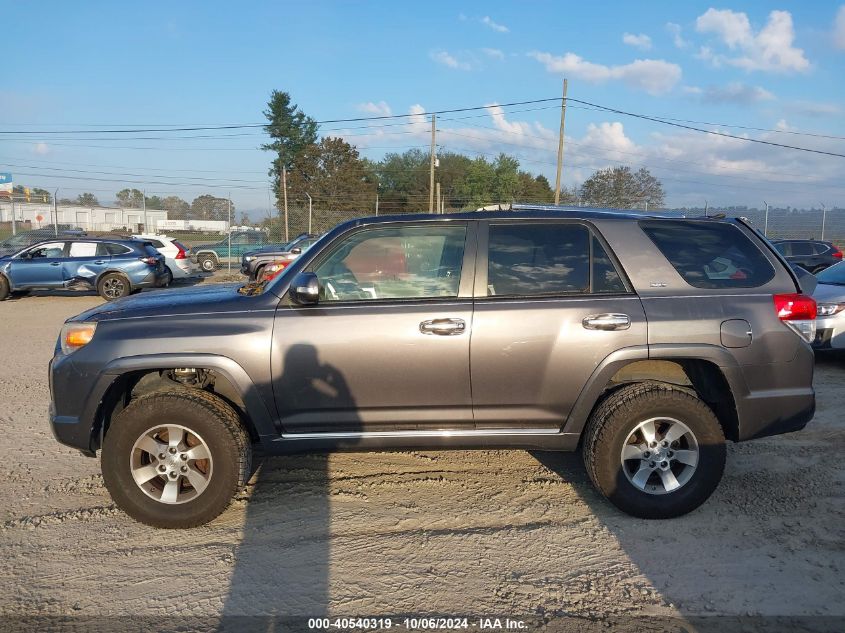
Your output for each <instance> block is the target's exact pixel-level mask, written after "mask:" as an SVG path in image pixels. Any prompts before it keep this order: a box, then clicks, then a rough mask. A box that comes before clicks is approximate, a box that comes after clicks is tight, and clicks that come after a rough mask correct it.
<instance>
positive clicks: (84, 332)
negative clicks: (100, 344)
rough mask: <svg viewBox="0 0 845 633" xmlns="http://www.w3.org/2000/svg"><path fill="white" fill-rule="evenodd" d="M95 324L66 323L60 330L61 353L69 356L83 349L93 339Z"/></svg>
mask: <svg viewBox="0 0 845 633" xmlns="http://www.w3.org/2000/svg"><path fill="white" fill-rule="evenodd" d="M96 330H97V324H96V323H66V324H65V326H64V328H62V352H63V353H65V354H70V353H71V352H75V351H76V350H78V349H79V348H80V347H85V346H86V345H88V343H90V342H91V340H92V339H93V338H94V332H95V331H96Z"/></svg>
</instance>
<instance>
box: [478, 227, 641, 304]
mask: <svg viewBox="0 0 845 633" xmlns="http://www.w3.org/2000/svg"><path fill="white" fill-rule="evenodd" d="M489 243H490V245H489V253H488V256H487V295H488V296H499V297H500V296H537V295H559V294H585V293H618V292H625V285H624V284H623V283H622V279H621V278H620V276H619V273H618V272H617V271H616V268H615V267H614V265H613V263H612V262H611V261H610V258H609V257H608V255H607V253H606V251H605V250H604V248H603V247H602V245H601V243H600V242H599V241H598V240H597V239H596V238H595V237H594V236H593V235H592V234H591V233H590V230H589V229H588V228H587V227H586V226H584V225H581V224H566V223H553V224H541V223H529V224H500V225H491V226H490V240H489Z"/></svg>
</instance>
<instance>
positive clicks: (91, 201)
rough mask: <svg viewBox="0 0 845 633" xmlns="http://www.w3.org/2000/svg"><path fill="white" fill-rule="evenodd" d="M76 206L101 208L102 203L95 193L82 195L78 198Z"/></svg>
mask: <svg viewBox="0 0 845 633" xmlns="http://www.w3.org/2000/svg"><path fill="white" fill-rule="evenodd" d="M76 204H80V205H82V206H83V207H99V206H100V201H99V200H97V196H95V195H94V194H93V193H80V194H79V195H78V196H77V197H76Z"/></svg>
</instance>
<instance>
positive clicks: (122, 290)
mask: <svg viewBox="0 0 845 633" xmlns="http://www.w3.org/2000/svg"><path fill="white" fill-rule="evenodd" d="M131 292H132V285H131V284H130V283H129V280H128V279H127V278H126V276H125V275H121V274H120V273H108V274H106V275H103V278H102V279H100V281H99V283H98V284H97V293H98V294H99V295H100V296H101V297H102V298H103V299H105V300H106V301H114V300H115V299H120V298H121V297H125V296H127V295H128V294H129V293H131Z"/></svg>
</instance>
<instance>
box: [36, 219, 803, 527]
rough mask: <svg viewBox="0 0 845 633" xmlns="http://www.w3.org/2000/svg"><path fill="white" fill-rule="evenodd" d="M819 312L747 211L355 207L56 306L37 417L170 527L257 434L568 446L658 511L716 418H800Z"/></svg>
mask: <svg viewBox="0 0 845 633" xmlns="http://www.w3.org/2000/svg"><path fill="white" fill-rule="evenodd" d="M815 316H816V306H815V303H814V301H813V299H812V298H810V297H808V296H806V295H805V294H803V293H802V291H801V287H800V283H799V280H798V279H797V278H796V277H795V274H794V272H793V271H792V270H791V269H790V267H789V266H788V265H787V264H786V262H785V261H784V260H783V258H782V256H781V255H779V254H778V252H777V251H776V250H775V249H774V248H773V247H772V246H771V244H769V243H768V242H767V241H765V239H763V238H761V237H760V236H759V235H758V234H756V233H755V232H754V230H753V229H752V228H751V227H750V226H748V225H747V224H746V223H745V222H744V221H743V220H741V219H738V220H725V219H714V218H696V219H678V218H667V217H658V216H647V215H642V214H629V213H621V212H612V211H588V210H584V209H565V208H554V209H538V208H514V209H513V210H512V211H509V212H497V213H496V212H494V213H467V214H457V215H419V216H401V217H377V218H363V219H357V220H353V221H350V222H347V223H345V224H342V225H340V226H338V227H336V228H335V229H333V230H332V231H330V232H329V233H327V234H326V235H325V236H324V237H322V238H321V239H320V240H319V241H318V242H317V243H316V244H315V245H314V246H313V247H312V248H311V249H309V250H308V251H307V252H306V253H304V254H303V255H302V257H300V258H299V259H297V260H296V261H294V262H293V263H292V264H291V265H290V266H289V267H288V268H287V269H286V270H285V272H284V273H283V274H281V275H280V276H279V277H277V278H276V279H274V280H272V281H271V282H269V283H266V284H263V285H262V284H251V285H247V286H244V287H240V288H239V287H236V286H233V285H218V286H212V287H208V286H205V287H199V288H195V289H188V290H184V291H162V292H158V293H149V294H145V295H141V296H138V297H129V298H126V299H122V300H120V301H117V302H114V303H109V304H104V305H102V306H99V307H96V308H93V309H91V310H88V311H87V312H84V313H82V314H80V315H78V316H76V317H73V318H71V319H69V320H68V321H67V322H66V324H65V325H64V328H63V330H62V333H61V335H60V337H59V340H58V343H57V345H56V350H55V356H54V357H53V359H52V361H51V363H50V387H51V394H52V404H51V410H50V420H51V424H52V428H53V432H54V434H55V436H56V437H57V438H58V440H59V441H60V442H62V443H64V444H67V445H70V446H73V447H76V448H78V449H80V450H81V451H82V452H83V453H85V454H86V455H89V456H94V455H95V454H96V452H97V451H100V453H101V464H102V471H103V477H104V480H105V484H106V487H107V488H108V490H109V492H110V493H111V495H112V497H113V498H114V500H115V502H116V503H117V505H118V506H119V507H121V508H122V509H123V510H125V511H126V512H127V513H128V514H129V515H130V516H132V517H134V518H135V519H137V520H139V521H142V522H144V523H147V524H150V525H153V526H159V527H170V528H177V527H191V526H197V525H201V524H203V523H205V522H207V521H210V520H211V519H213V518H214V517H216V516H217V515H218V514H220V513H221V512H222V511H223V510H224V509H225V508H226V507H227V505H228V504H229V503H230V500H231V498H232V496H233V495H234V493H235V492H236V491H237V490H238V488H239V487H240V486H242V485H243V484H244V483H245V481H246V479H247V478H248V477H249V475H250V472H251V465H250V464H251V456H252V452H253V449H254V448H260V449H261V452H262V453H264V454H281V453H290V452H296V451H326V450H366V449H379V450H384V449H401V448H410V447H424V448H453V447H454V448H457V447H461V448H493V447H511V448H527V449H539V450H564V451H573V450H580V451H581V452H582V453H583V459H584V462H585V464H586V468H587V472H588V473H589V476H590V478H591V480H592V481H593V483H594V484H595V486H596V488H597V489H598V490H599V491H600V492H601V493H602V494H603V495H604V496H606V497H607V498H608V499H609V500H610V501H611V502H612V503H613V504H615V505H616V506H617V507H619V508H621V509H622V510H624V511H625V512H627V513H630V514H632V515H634V516H637V517H643V518H668V517H675V516H678V515H682V514H684V513H687V512H689V511H691V510H693V509H695V508H696V507H698V506H699V505H700V504H701V503H703V502H704V501H705V500H706V499H707V498H708V497H709V495H710V494H711V493H712V492H713V490H714V489H715V488H716V486H717V484H718V482H719V480H720V478H721V476H722V471H723V469H724V466H725V454H726V450H725V442H726V440H730V441H734V442H738V441H744V440H749V439H753V438H758V437H762V436H767V435H773V434H777V433H785V432H789V431H795V430H798V429H801V428H803V427H804V426H805V425H806V424H807V422H808V421H809V420H810V419H811V418H812V416H813V412H814V408H815V399H814V392H813V387H812V378H813V363H814V358H813V352H812V351H811V348H810V345H809V343H808V341H810V340H812V338H813V330H814V328H815V322H814V318H815ZM493 481H495V480H494V479H491V482H493ZM491 485H495V484H491Z"/></svg>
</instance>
